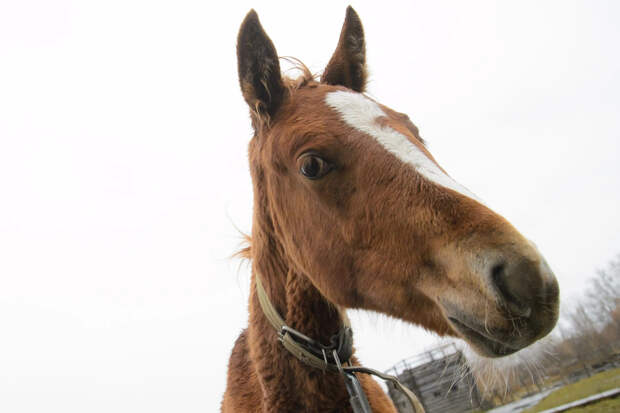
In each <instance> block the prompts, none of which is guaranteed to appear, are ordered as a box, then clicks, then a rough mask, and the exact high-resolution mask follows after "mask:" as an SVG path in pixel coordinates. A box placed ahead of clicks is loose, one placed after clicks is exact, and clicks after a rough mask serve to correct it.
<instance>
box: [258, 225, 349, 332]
mask: <svg viewBox="0 0 620 413" xmlns="http://www.w3.org/2000/svg"><path fill="white" fill-rule="evenodd" d="M265 235H266V237H265ZM252 238H253V239H257V238H258V239H265V238H267V239H268V242H267V243H265V244H264V245H260V243H257V244H255V243H254V242H253V244H252V255H253V265H252V270H253V277H260V279H261V281H262V283H263V285H264V287H265V291H266V292H267V295H268V297H269V299H270V300H271V302H272V304H273V305H274V306H275V308H276V309H277V311H278V313H279V314H280V315H281V316H282V317H283V318H284V320H285V322H286V324H287V325H288V326H289V327H292V328H294V329H296V330H298V331H300V332H302V333H304V334H305V335H307V336H309V337H312V338H313V339H315V340H318V341H320V342H322V343H324V344H328V343H329V339H330V338H331V337H332V336H333V335H334V334H336V333H337V332H338V330H339V329H340V328H341V326H342V315H341V312H340V310H339V309H338V308H337V307H336V306H334V305H333V304H331V303H330V302H329V301H327V299H325V297H323V295H322V294H321V293H320V292H319V290H318V289H316V287H314V285H313V284H312V282H311V281H310V280H309V279H308V278H307V277H306V276H305V275H303V274H302V273H301V272H300V271H299V270H298V269H296V268H295V267H294V266H293V265H292V263H291V261H290V260H288V259H287V258H286V255H285V252H284V249H283V248H281V247H280V245H281V243H279V242H278V241H277V239H276V238H275V237H274V236H273V235H272V234H263V235H262V236H259V237H256V235H253V237H252ZM254 282H255V279H253V284H252V289H253V293H255V290H256V286H255V285H254ZM253 304H258V297H257V296H254V297H251V302H250V306H251V310H253V311H255V312H257V315H258V316H260V317H259V318H264V314H263V311H262V308H261V307H260V306H254V305H253ZM267 333H268V334H271V333H273V334H274V335H275V331H273V328H271V330H270V331H268V332H267Z"/></svg>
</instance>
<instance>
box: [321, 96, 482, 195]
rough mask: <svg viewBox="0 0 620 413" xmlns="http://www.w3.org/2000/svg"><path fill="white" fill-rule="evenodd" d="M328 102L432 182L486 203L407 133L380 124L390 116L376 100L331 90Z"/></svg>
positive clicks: (327, 97)
mask: <svg viewBox="0 0 620 413" xmlns="http://www.w3.org/2000/svg"><path fill="white" fill-rule="evenodd" d="M325 102H326V103H327V104H328V105H329V106H330V107H332V108H333V109H335V110H336V111H337V112H338V113H339V114H340V116H342V119H343V120H344V121H345V122H346V123H347V124H348V125H349V126H351V127H353V128H355V129H357V130H359V131H360V132H364V133H366V134H367V135H370V136H372V137H373V138H374V139H375V140H376V141H377V142H379V143H380V144H381V145H382V146H383V147H384V148H385V149H386V150H387V151H388V152H390V153H391V154H393V155H394V156H396V157H397V158H398V159H400V160H401V161H403V162H404V163H406V164H409V165H411V166H413V168H414V169H415V170H416V171H417V172H418V173H419V174H421V175H422V176H424V177H425V178H426V179H428V180H429V181H431V182H434V183H436V184H437V185H441V186H443V187H444V188H449V189H452V190H453V191H456V192H458V193H460V194H462V195H465V196H466V197H468V198H472V199H474V200H476V201H478V202H481V203H482V201H481V200H480V199H479V198H478V197H477V196H476V195H474V194H473V193H472V192H471V191H470V190H469V189H467V188H465V187H464V186H463V185H461V184H459V183H458V182H456V181H455V180H454V179H452V178H451V177H449V176H448V175H446V174H445V173H444V172H443V171H442V170H441V169H440V168H439V167H438V166H437V164H435V162H433V161H431V160H430V159H429V158H428V157H427V156H426V154H425V153H424V152H423V151H422V150H420V148H419V147H418V146H416V145H415V144H414V143H412V142H411V141H410V140H409V139H407V137H406V136H405V135H403V134H402V133H400V132H398V131H397V130H395V129H393V128H391V127H389V126H387V125H380V124H379V123H377V122H376V119H377V118H381V117H386V118H387V115H386V114H385V112H383V110H382V109H381V108H380V107H379V105H377V103H376V102H373V101H372V100H370V99H368V98H367V97H366V96H364V95H362V94H361V93H353V92H345V91H341V90H339V91H336V92H329V93H328V94H327V95H326V97H325Z"/></svg>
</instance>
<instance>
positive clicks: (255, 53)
mask: <svg viewBox="0 0 620 413" xmlns="http://www.w3.org/2000/svg"><path fill="white" fill-rule="evenodd" d="M237 69H238V71H239V84H240V85H241V92H242V93H243V97H244V99H245V101H246V102H247V103H248V105H250V109H251V110H252V112H253V113H255V114H256V115H258V116H259V117H260V116H267V117H269V116H273V114H274V113H275V112H276V110H277V109H278V106H279V105H280V103H281V102H282V97H283V95H284V82H283V81H282V75H281V73H280V63H279V61H278V53H277V52H276V48H275V47H274V46H273V43H272V42H271V39H269V37H268V36H267V34H266V33H265V31H264V30H263V27H262V26H261V24H260V21H259V20H258V15H257V14H256V12H255V11H254V10H253V9H252V10H250V12H249V13H248V14H247V16H245V19H244V20H243V23H242V24H241V28H240V29H239V35H238V37H237Z"/></svg>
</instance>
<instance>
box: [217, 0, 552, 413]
mask: <svg viewBox="0 0 620 413" xmlns="http://www.w3.org/2000/svg"><path fill="white" fill-rule="evenodd" d="M237 57H238V70H239V80H240V83H241V90H242V93H243V97H244V98H245V100H246V102H247V103H248V105H249V107H250V113H251V120H252V125H253V127H254V137H253V138H252V140H251V141H250V145H249V158H250V170H251V174H252V180H253V184H254V215H253V225H252V235H251V246H250V247H249V248H248V249H247V250H246V251H245V253H246V255H247V256H248V257H249V258H251V260H252V282H251V294H250V298H249V313H250V317H249V327H248V328H247V330H245V331H243V332H242V333H241V335H240V336H239V338H238V340H237V342H236V343H235V346H234V349H233V351H232V355H231V357H230V363H229V370H228V383H227V389H226V393H225V395H224V399H223V402H222V411H223V412H301V411H307V412H347V411H351V408H350V406H349V402H348V398H349V397H348V394H347V392H346V390H345V386H344V384H343V380H342V376H341V375H340V374H338V373H334V372H330V371H327V372H323V371H320V370H318V369H316V368H313V367H310V366H308V365H306V364H304V363H302V362H300V361H299V360H298V359H297V358H295V357H293V355H292V354H291V353H289V352H288V351H287V350H286V349H285V348H284V347H283V346H282V344H281V343H280V342H279V340H278V335H277V334H276V332H275V331H274V329H273V327H272V324H273V323H270V322H269V320H268V319H267V318H266V316H265V313H264V311H263V309H262V308H261V306H260V304H259V297H258V294H257V281H256V280H257V277H259V278H260V281H262V285H263V286H264V290H265V291H266V295H267V297H268V299H269V300H270V301H271V303H273V306H274V307H275V309H276V310H277V312H278V313H279V314H281V315H282V318H284V320H285V321H286V323H287V324H288V325H289V326H291V327H292V328H294V329H296V330H298V331H300V332H302V333H303V334H305V335H307V336H309V337H312V338H313V339H315V340H316V341H318V342H322V343H328V342H329V340H330V338H331V337H332V336H333V335H334V334H335V333H336V332H338V331H339V330H340V329H341V327H342V325H343V323H344V322H345V320H346V314H345V309H347V308H361V309H368V310H373V311H378V312H381V313H385V314H389V315H391V316H394V317H398V318H400V319H402V320H405V321H408V322H410V323H414V324H418V325H421V326H423V327H424V328H427V329H429V330H433V331H435V332H437V333H438V334H439V335H449V336H455V337H460V338H463V339H464V340H466V341H467V342H468V343H469V344H470V345H471V346H472V347H473V348H474V349H475V350H476V351H477V352H478V353H479V354H482V355H484V356H488V357H500V356H504V355H507V354H511V353H513V352H516V351H518V350H519V349H522V348H524V347H526V346H528V345H529V344H531V343H533V342H534V341H536V340H538V339H540V338H541V337H543V336H545V335H546V334H547V333H548V332H549V331H550V330H551V329H552V328H553V326H554V325H555V323H556V320H557V317H558V303H559V299H558V291H559V289H558V285H557V282H556V280H555V277H554V275H553V273H552V272H551V270H550V269H549V267H548V266H547V264H546V262H545V260H544V258H543V257H542V256H541V255H540V253H539V252H538V250H537V249H536V247H535V246H534V245H533V244H532V243H531V242H529V241H528V240H527V239H526V238H524V237H523V236H522V235H521V234H520V233H519V232H517V230H515V228H514V227H513V226H512V225H511V224H510V223H508V222H507V221H506V220H505V219H504V218H502V217H501V216H499V215H498V214H496V213H495V212H493V211H492V210H490V209H489V208H488V207H487V206H485V205H484V204H483V203H482V202H481V201H480V200H479V199H478V198H477V197H476V196H475V195H473V194H472V193H471V192H469V191H468V190H467V189H466V188H465V187H463V186H461V185H460V184H458V183H457V182H456V181H454V180H453V179H452V178H451V177H449V176H448V175H447V173H446V172H445V171H444V170H443V169H442V168H441V167H440V166H439V164H438V163H437V162H436V161H435V159H434V158H433V157H432V155H431V154H430V153H429V152H428V150H427V149H426V147H425V145H424V142H423V140H422V139H421V138H420V135H419V133H418V129H417V127H416V126H415V125H414V124H413V123H412V122H411V121H410V120H409V118H408V117H407V116H406V115H404V114H402V113H399V112H396V111H394V110H392V109H390V108H388V107H387V106H384V105H381V104H379V103H377V102H375V101H374V100H373V99H371V98H369V97H368V96H366V95H365V94H364V88H365V83H366V66H365V65H366V62H365V43H364V34H363V30H362V25H361V22H360V20H359V17H358V16H357V14H356V13H355V11H353V9H352V8H350V7H349V8H348V9H347V14H346V19H345V22H344V26H343V28H342V33H341V36H340V40H339V42H338V46H337V48H336V51H335V53H334V54H333V56H332V58H331V60H330V62H329V64H328V65H327V67H326V69H325V71H324V72H323V74H322V76H321V79H320V81H318V82H317V81H315V79H314V78H313V77H312V76H311V74H310V73H309V72H308V71H307V70H305V71H304V74H303V75H302V76H301V77H300V78H298V79H295V80H291V79H288V78H283V77H282V75H281V72H280V66H279V60H278V55H277V53H276V50H275V48H274V46H273V43H272V42H271V40H270V39H269V37H267V35H266V33H265V32H264V30H263V28H262V26H261V24H260V22H259V20H258V16H257V15H256V13H255V12H254V11H253V10H252V11H250V13H248V15H247V16H246V18H245V20H244V22H243V24H242V25H241V29H240V32H239V37H238V43H237ZM351 363H352V364H354V365H355V364H356V363H357V360H356V359H355V357H354V356H353V358H352V359H351ZM361 376H362V377H360V381H361V384H362V387H363V389H364V391H365V393H366V394H367V396H368V400H369V402H370V405H371V407H372V409H373V411H375V412H395V409H394V407H393V405H392V403H391V401H390V400H389V399H388V398H387V396H386V395H385V394H384V393H383V391H382V390H381V388H380V387H379V385H378V384H377V383H376V382H375V381H374V380H372V379H371V378H369V377H368V376H365V375H361Z"/></svg>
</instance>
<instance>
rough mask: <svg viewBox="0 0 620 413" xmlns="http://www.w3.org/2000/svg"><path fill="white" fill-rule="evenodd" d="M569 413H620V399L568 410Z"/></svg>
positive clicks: (606, 400)
mask: <svg viewBox="0 0 620 413" xmlns="http://www.w3.org/2000/svg"><path fill="white" fill-rule="evenodd" d="M567 412H568V413H615V412H620V398H618V397H616V398H614V399H605V400H602V401H600V402H598V403H593V404H589V405H587V406H583V407H577V408H575V409H570V410H567Z"/></svg>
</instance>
